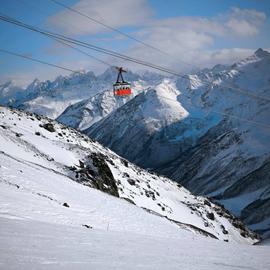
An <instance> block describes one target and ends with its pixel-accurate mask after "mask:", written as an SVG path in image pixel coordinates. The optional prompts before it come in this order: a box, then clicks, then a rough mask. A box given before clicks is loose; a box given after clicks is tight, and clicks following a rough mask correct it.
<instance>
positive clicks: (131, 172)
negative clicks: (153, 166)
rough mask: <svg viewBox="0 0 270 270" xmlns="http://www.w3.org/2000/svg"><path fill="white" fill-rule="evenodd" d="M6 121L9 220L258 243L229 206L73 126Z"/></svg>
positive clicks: (4, 176)
mask: <svg viewBox="0 0 270 270" xmlns="http://www.w3.org/2000/svg"><path fill="white" fill-rule="evenodd" d="M0 123H1V126H0V145H1V153H0V156H1V167H0V183H1V186H2V187H1V190H0V192H1V196H0V202H1V203H0V205H1V210H0V212H1V215H2V216H4V217H9V218H12V217H18V218H26V219H33V220H39V221H46V222H50V223H60V224H68V225H73V226H82V225H87V226H92V227H95V228H100V229H105V228H107V227H108V226H109V227H110V229H111V230H116V231H130V232H138V233H142V234H146V235H163V236H170V237H178V236H177V235H178V233H179V235H180V236H179V237H182V236H184V235H190V232H193V233H195V234H198V235H201V236H208V237H210V238H218V239H221V240H224V241H229V242H240V243H254V242H256V241H257V239H256V235H255V234H253V233H251V232H250V231H249V230H248V229H247V228H246V227H245V226H244V225H243V224H242V223H241V222H240V221H239V220H237V219H236V218H234V217H233V216H231V215H230V214H229V213H228V212H226V211H225V210H224V209H223V208H222V207H220V206H217V205H215V204H213V203H212V202H210V201H209V200H207V199H205V198H203V197H196V196H193V195H192V194H191V193H190V192H188V191H187V190H186V189H185V188H183V187H181V186H179V184H177V183H174V182H172V181H170V180H168V179H166V178H164V177H159V176H156V175H154V174H150V173H149V172H147V171H144V170H142V169H140V168H138V167H136V166H135V165H133V164H131V163H129V162H127V161H126V160H123V159H122V158H120V157H119V156H117V155H116V154H114V153H113V152H111V151H110V150H109V149H106V148H104V147H102V146H101V145H99V144H98V143H96V142H93V141H91V140H90V139H89V138H87V137H86V136H85V135H82V134H80V133H78V132H77V131H75V130H73V129H70V128H67V127H65V126H63V125H61V124H58V123H56V122H53V121H52V120H49V119H47V118H42V117H40V116H36V115H34V114H29V113H25V112H20V111H15V110H11V109H7V108H3V107H1V110H0ZM89 187H92V188H89ZM97 189H98V190H101V191H103V192H105V193H102V192H100V191H98V190H97ZM106 193H107V194H111V195H114V196H111V195H107V194H106ZM116 197H120V198H124V199H126V201H127V202H126V201H125V200H120V199H118V198H116ZM133 204H135V205H137V206H139V207H141V208H144V209H146V210H144V211H143V210H142V209H140V208H138V207H137V206H135V205H133ZM65 206H69V207H65ZM148 212H150V213H148ZM146 224H147V226H146Z"/></svg>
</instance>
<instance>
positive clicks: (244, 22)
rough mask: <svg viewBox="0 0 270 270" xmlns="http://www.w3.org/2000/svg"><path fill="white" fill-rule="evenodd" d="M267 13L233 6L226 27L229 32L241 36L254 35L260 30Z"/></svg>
mask: <svg viewBox="0 0 270 270" xmlns="http://www.w3.org/2000/svg"><path fill="white" fill-rule="evenodd" d="M265 19H266V15H265V14H264V13H263V12H259V11H256V10H253V9H240V8H236V7H234V8H232V12H231V14H230V15H229V16H228V20H227V22H225V27H226V28H227V32H228V34H229V33H232V34H235V35H239V36H244V37H245V36H253V35H256V34H257V33H258V31H259V28H260V26H261V25H262V23H263V22H264V21H265Z"/></svg>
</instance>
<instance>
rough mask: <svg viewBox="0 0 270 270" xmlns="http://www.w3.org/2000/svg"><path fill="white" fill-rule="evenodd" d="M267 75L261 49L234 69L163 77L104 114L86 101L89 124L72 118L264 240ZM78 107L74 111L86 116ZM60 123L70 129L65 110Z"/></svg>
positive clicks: (268, 211)
mask: <svg viewBox="0 0 270 270" xmlns="http://www.w3.org/2000/svg"><path fill="white" fill-rule="evenodd" d="M269 70H270V54H269V53H268V52H267V51H263V50H262V49H259V50H257V51H256V52H255V54H254V55H252V56H250V57H248V58H246V59H244V60H242V61H240V62H238V63H235V64H234V65H232V66H228V67H227V66H221V65H219V66H215V67H214V68H213V69H212V70H208V69H206V70H203V71H201V72H198V73H197V74H194V75H189V76H187V77H186V78H180V79H164V80H163V81H162V82H161V83H159V84H158V85H157V86H155V87H153V88H154V89H153V88H151V89H147V90H146V91H144V92H142V93H141V94H139V95H138V96H136V97H135V98H133V99H131V100H130V101H129V102H128V103H125V104H124V105H122V106H119V104H118V105H117V106H114V107H112V108H113V111H112V112H111V111H110V114H108V113H106V114H104V115H102V114H101V113H97V110H92V109H91V108H92V107H93V108H96V107H98V106H99V104H100V103H99V101H98V99H93V100H88V101H87V102H86V103H87V108H90V110H88V111H87V114H88V115H91V114H92V115H93V116H92V118H91V119H95V121H92V120H90V121H89V122H88V124H87V119H86V118H82V117H80V116H79V114H76V115H77V123H83V124H78V125H77V127H78V128H80V129H81V130H83V131H84V132H85V133H86V134H88V135H89V136H90V137H92V138H95V139H96V140H98V141H99V142H101V143H102V144H104V145H106V146H107V147H109V148H111V149H112V150H113V151H115V152H117V153H118V154H119V155H121V156H123V157H125V158H127V159H128V160H130V161H132V162H135V163H136V164H138V165H139V166H142V167H144V168H151V169H153V170H156V171H158V172H159V173H162V174H165V175H167V176H169V177H170V178H172V179H174V180H176V181H178V182H180V183H182V184H184V185H185V186H186V187H188V188H189V189H190V190H192V191H193V192H195V193H196V194H200V195H202V194H203V195H207V196H210V197H213V198H215V199H217V200H218V201H220V202H221V203H222V204H224V205H225V206H226V208H228V209H230V210H231V211H233V213H234V214H236V215H238V216H239V217H241V218H242V220H244V221H245V222H246V223H247V224H248V225H249V226H250V227H251V228H253V229H255V230H257V231H258V232H260V233H262V234H264V235H265V236H266V235H267V232H268V231H269V229H270V207H269V206H270V199H269V198H270V196H269V189H270V186H269V172H268V170H267V168H268V166H269V159H270V150H269V149H270V140H269V132H270V128H269V126H270V122H269V118H270V77H269ZM102 103H103V104H105V103H106V99H105V100H104V99H103V100H102ZM77 105H78V107H76V110H78V111H80V110H81V108H83V111H84V112H85V109H84V107H83V106H79V104H77ZM75 106H76V105H75ZM68 111H69V109H67V112H68ZM96 116H97V117H96ZM73 117H74V115H73ZM102 117H103V119H101V120H99V121H98V122H97V121H96V120H97V119H100V118H102ZM75 118H76V116H75ZM60 119H65V120H64V122H65V123H67V124H70V123H69V122H68V121H69V120H68V119H69V115H68V114H66V113H64V114H63V115H62V116H61V117H60ZM85 120H86V121H85ZM71 125H72V123H71ZM80 125H81V126H80ZM88 126H89V128H87V127H88ZM258 178H259V179H260V180H258ZM261 209H264V211H261Z"/></svg>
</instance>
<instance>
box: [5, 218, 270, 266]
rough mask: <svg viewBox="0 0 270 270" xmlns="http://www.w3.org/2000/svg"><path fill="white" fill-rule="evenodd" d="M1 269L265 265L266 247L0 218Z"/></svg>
mask: <svg viewBox="0 0 270 270" xmlns="http://www.w3.org/2000/svg"><path fill="white" fill-rule="evenodd" d="M0 223H1V225H2V227H1V230H0V241H1V246H0V268H1V269H5V270H11V269H12V270H14V269H29V270H31V269H33V270H39V269H52V270H53V269H57V270H58V269H65V270H73V269H76V270H83V269H91V270H107V269H115V270H122V269H123V270H126V269H130V270H133V269H134V270H135V269H136V270H137V269H148V270H149V269H153V270H164V269H166V270H177V269H183V270H216V269H219V270H227V269H252V270H267V269H269V268H270V257H269V251H270V247H269V246H244V245H236V244H228V243H226V244H225V243H220V242H218V241H214V240H207V239H204V240H201V239H197V238H184V237H183V238H182V239H179V238H174V239H172V238H168V237H158V236H150V235H142V234H137V233H130V232H125V233H123V232H115V231H111V230H110V229H109V230H108V231H105V230H96V229H93V230H90V229H87V228H78V227H71V226H64V225H56V224H52V223H43V222H38V221H34V220H28V219H18V218H16V219H9V218H0Z"/></svg>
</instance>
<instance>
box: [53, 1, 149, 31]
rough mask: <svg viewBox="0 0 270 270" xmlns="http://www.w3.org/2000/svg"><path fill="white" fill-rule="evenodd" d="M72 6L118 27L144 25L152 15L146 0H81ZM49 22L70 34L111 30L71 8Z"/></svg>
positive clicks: (54, 16)
mask: <svg viewBox="0 0 270 270" xmlns="http://www.w3.org/2000/svg"><path fill="white" fill-rule="evenodd" d="M72 8H74V9H76V10H79V11H81V12H82V13H84V14H87V15H88V16H90V17H93V18H95V19H97V20H99V21H101V22H103V23H105V24H108V25H110V26H111V27H117V28H118V27H123V26H135V25H142V24H144V23H146V22H147V21H148V20H149V17H152V10H151V8H150V7H149V5H148V4H147V1H146V0H136V1H134V0H114V1H107V0H80V1H79V2H78V3H76V4H75V5H73V6H72ZM48 22H49V24H51V25H52V26H54V27H56V28H58V29H60V30H62V31H64V32H65V33H68V34H77V35H87V34H96V33H100V32H108V31H109V30H108V29H107V28H105V27H104V26H102V25H99V24H96V23H94V22H93V23H92V22H91V21H90V20H89V19H87V18H85V17H83V16H80V15H78V14H76V13H73V12H71V11H69V10H63V11H61V12H59V13H57V14H55V15H53V16H51V17H49V18H48Z"/></svg>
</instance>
